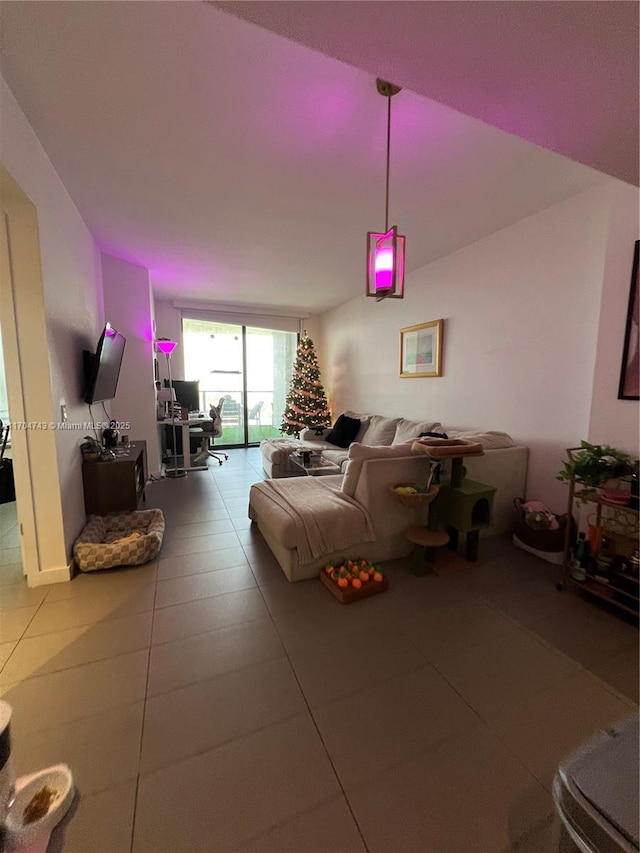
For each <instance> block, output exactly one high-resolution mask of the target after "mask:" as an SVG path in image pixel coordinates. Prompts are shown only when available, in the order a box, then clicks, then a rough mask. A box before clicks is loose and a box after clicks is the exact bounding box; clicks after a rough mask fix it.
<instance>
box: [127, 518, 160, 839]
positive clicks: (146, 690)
mask: <svg viewBox="0 0 640 853" xmlns="http://www.w3.org/2000/svg"><path fill="white" fill-rule="evenodd" d="M163 515H164V513H163ZM158 571H159V563H158V568H156V579H155V588H154V591H153V607H152V610H151V631H150V633H149V652H148V654H147V678H146V681H145V686H144V699H143V705H142V724H141V726H140V746H139V748H138V766H137V771H136V783H135V791H134V795H133V814H132V816H131V839H130V842H129V853H133V840H134V838H135V830H136V814H137V811H138V791H139V787H140V764H141V761H142V744H143V739H144V723H145V720H146V717H147V698H148V695H149V678H150V673H151V652H152V650H153V625H154V622H155V616H156V596H157V594H158Z"/></svg>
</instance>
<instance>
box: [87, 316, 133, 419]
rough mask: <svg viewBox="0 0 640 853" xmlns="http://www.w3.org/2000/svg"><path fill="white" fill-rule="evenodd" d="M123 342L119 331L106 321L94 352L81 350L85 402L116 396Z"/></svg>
mask: <svg viewBox="0 0 640 853" xmlns="http://www.w3.org/2000/svg"><path fill="white" fill-rule="evenodd" d="M125 344H126V340H125V338H124V337H123V336H122V335H121V334H120V332H118V331H116V329H114V328H113V326H112V325H111V324H110V323H106V324H105V327H104V329H103V330H102V334H101V335H100V339H99V341H98V346H97V347H96V351H95V353H92V352H89V351H88V350H84V351H83V354H82V355H83V361H84V401H85V403H99V402H101V401H102V400H112V399H113V398H114V397H115V396H116V389H117V387H118V377H119V376H120V367H121V366H122V356H123V354H124V346H125Z"/></svg>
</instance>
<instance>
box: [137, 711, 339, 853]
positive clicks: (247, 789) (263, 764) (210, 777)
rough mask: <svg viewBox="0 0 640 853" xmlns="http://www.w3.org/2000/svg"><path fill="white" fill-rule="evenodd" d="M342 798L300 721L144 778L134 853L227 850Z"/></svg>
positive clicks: (307, 723) (307, 725)
mask: <svg viewBox="0 0 640 853" xmlns="http://www.w3.org/2000/svg"><path fill="white" fill-rule="evenodd" d="M185 790H188V791H189V792H190V796H189V797H184V796H183V792H184V791H185ZM338 794H339V788H338V784H337V782H336V779H335V776H334V774H333V771H332V769H331V765H330V763H329V761H328V759H327V756H326V753H325V751H324V749H323V747H322V743H321V741H320V739H319V737H318V734H317V732H316V730H315V728H314V726H313V723H312V722H311V720H310V718H309V716H308V714H305V715H301V716H299V717H296V718H294V719H291V720H288V721H286V722H284V723H280V724H278V725H274V726H270V727H268V728H266V729H262V730H261V731H259V732H254V733H252V734H250V735H247V736H246V737H244V738H241V739H239V740H234V741H232V742H231V743H229V744H226V745H224V746H221V747H218V748H217V749H214V750H211V751H209V752H205V753H203V754H202V755H199V756H196V757H195V758H192V759H189V760H186V761H183V762H181V763H180V764H174V765H172V766H171V767H168V768H165V769H163V770H159V771H157V772H155V773H152V774H149V775H144V776H142V777H141V778H140V785H139V789H138V803H137V809H136V826H135V832H134V844H133V853H158V851H160V850H163V851H164V850H167V851H169V850H171V851H172V853H194V851H200V850H202V851H205V850H229V849H230V848H232V847H233V846H235V845H239V844H241V843H243V842H246V841H248V840H249V839H252V838H254V837H256V836H259V835H260V834H261V833H263V832H266V831H267V830H268V829H271V828H272V827H275V826H277V825H278V824H281V823H283V822H286V821H289V820H291V819H293V818H295V817H296V815H298V814H299V813H301V812H304V811H306V810H308V809H310V808H311V807H313V806H314V805H318V804H320V803H322V802H323V801H326V800H327V799H329V798H330V797H335V796H336V795H338Z"/></svg>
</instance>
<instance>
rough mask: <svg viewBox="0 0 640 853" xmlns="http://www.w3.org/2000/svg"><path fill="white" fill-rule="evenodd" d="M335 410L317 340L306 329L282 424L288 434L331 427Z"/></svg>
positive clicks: (282, 428) (299, 347)
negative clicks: (322, 373)
mask: <svg viewBox="0 0 640 853" xmlns="http://www.w3.org/2000/svg"><path fill="white" fill-rule="evenodd" d="M330 424H331V412H330V411H329V409H328V407H327V397H326V394H325V392H324V387H323V385H322V382H321V381H320V368H319V367H318V359H317V358H316V353H315V349H314V347H313V341H312V340H311V338H310V337H309V336H308V335H307V333H306V332H305V333H304V334H303V336H302V337H301V338H300V343H299V344H298V350H297V352H296V361H295V364H294V365H293V375H292V377H291V387H290V389H289V394H288V395H287V401H286V403H285V408H284V414H283V417H282V426H281V427H280V430H281V431H282V432H283V433H285V435H295V436H297V435H299V433H300V430H303V429H307V428H308V427H320V426H329V425H330Z"/></svg>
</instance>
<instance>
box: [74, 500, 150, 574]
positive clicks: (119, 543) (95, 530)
mask: <svg viewBox="0 0 640 853" xmlns="http://www.w3.org/2000/svg"><path fill="white" fill-rule="evenodd" d="M163 536H164V516H163V514H162V510H159V509H143V510H136V511H135V512H121V513H117V514H113V515H90V516H89V521H88V523H87V524H86V526H85V527H84V529H83V530H82V533H81V534H80V536H78V538H77V539H76V542H75V545H74V546H73V556H74V557H75V561H76V563H77V565H78V568H79V569H80V570H81V571H83V572H93V571H96V570H97V569H111V568H113V567H114V566H141V565H142V564H143V563H148V562H149V560H153V559H154V558H155V557H156V556H157V555H158V551H159V550H160V546H161V545H162V537H163Z"/></svg>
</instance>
